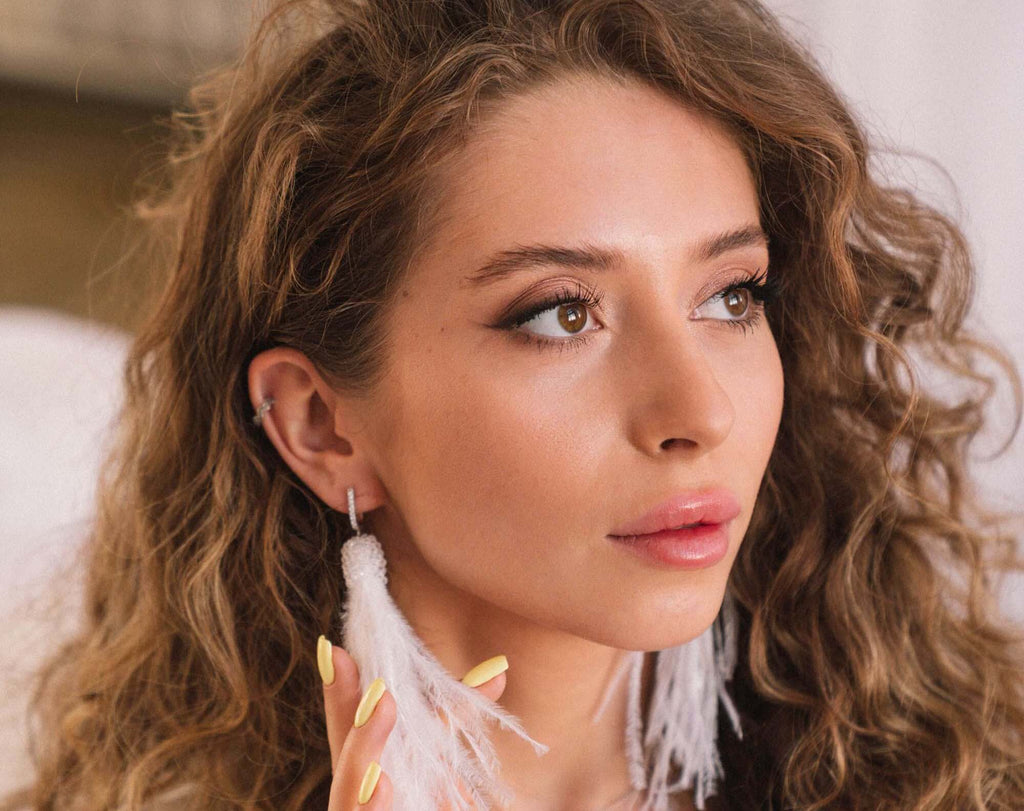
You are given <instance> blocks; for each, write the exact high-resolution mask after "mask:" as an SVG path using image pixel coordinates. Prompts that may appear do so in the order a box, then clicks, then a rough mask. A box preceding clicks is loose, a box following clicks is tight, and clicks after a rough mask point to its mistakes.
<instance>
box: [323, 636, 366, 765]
mask: <svg viewBox="0 0 1024 811" xmlns="http://www.w3.org/2000/svg"><path fill="white" fill-rule="evenodd" d="M317 666H318V668H319V669H320V678H321V679H322V680H323V683H324V714H325V716H326V721H327V742H328V744H329V746H330V747H331V768H332V769H333V768H334V764H335V763H337V762H338V757H339V756H340V755H341V747H342V744H344V742H345V736H346V735H348V730H349V727H351V726H352V719H353V718H355V714H356V707H357V706H358V704H359V698H360V690H359V667H358V665H356V663H355V660H354V659H353V658H352V657H351V656H349V655H348V652H347V651H345V649H344V648H342V647H340V646H338V645H332V644H331V643H330V642H329V641H328V640H327V638H326V637H324V636H321V637H320V639H318V640H317Z"/></svg>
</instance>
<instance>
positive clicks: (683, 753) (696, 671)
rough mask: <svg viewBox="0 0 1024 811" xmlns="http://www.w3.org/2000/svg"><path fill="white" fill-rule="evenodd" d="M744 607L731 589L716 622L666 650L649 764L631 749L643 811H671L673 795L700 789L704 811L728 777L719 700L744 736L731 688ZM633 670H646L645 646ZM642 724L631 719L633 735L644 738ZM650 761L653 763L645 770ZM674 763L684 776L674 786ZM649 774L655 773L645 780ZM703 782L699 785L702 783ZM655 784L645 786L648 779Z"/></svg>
mask: <svg viewBox="0 0 1024 811" xmlns="http://www.w3.org/2000/svg"><path fill="white" fill-rule="evenodd" d="M736 628H737V617H736V608H735V605H734V604H733V598H732V596H731V595H730V594H729V593H728V592H726V595H725V599H724V601H723V603H722V608H721V610H720V612H719V616H718V618H717V619H716V621H715V622H713V623H712V624H711V626H710V627H709V628H707V629H705V631H704V632H703V633H702V634H700V636H698V637H696V638H694V639H691V640H690V641H689V642H686V643H684V644H682V645H679V646H677V647H674V648H668V649H666V650H663V651H659V652H658V655H657V661H656V665H655V672H654V684H653V687H652V695H651V705H650V709H649V714H648V718H647V729H646V732H645V734H644V736H643V740H644V747H645V751H646V753H647V754H646V758H647V760H646V764H640V763H639V762H638V760H639V758H638V756H637V755H636V754H635V753H636V752H637V751H639V750H640V747H639V746H637V745H636V744H635V743H634V745H633V746H631V747H629V749H628V750H627V751H629V752H630V759H631V761H633V762H632V763H631V772H630V773H631V775H633V776H634V782H633V785H634V788H645V787H646V788H647V795H646V799H645V802H644V805H643V806H642V808H641V811H667V809H668V808H669V805H668V802H669V795H670V794H671V793H674V792H677V791H683V790H689V789H694V802H695V803H696V805H697V808H699V809H703V808H704V801H705V799H706V798H707V796H708V795H709V794H713V793H714V789H715V781H716V780H717V779H718V778H719V777H721V776H722V762H721V759H720V758H719V756H718V748H717V746H716V743H715V739H716V737H717V733H718V703H719V701H721V703H722V705H723V706H724V707H725V709H726V712H728V713H729V719H730V721H731V722H732V726H733V729H734V730H735V731H736V735H737V736H738V737H740V738H742V737H743V734H742V732H741V730H740V719H739V713H738V712H737V711H736V707H735V705H734V704H733V702H732V699H731V698H730V697H729V694H728V693H727V692H726V690H725V681H726V680H728V679H731V678H732V674H733V670H734V669H735V667H736V634H737V631H736ZM631 657H632V661H631V665H632V668H633V671H634V672H636V671H637V670H638V668H640V667H642V663H643V651H637V652H635V653H632V654H631ZM630 693H631V695H630V717H631V718H636V717H638V716H639V712H640V686H639V679H636V680H635V682H633V681H631V683H630ZM636 726H637V725H636V722H634V723H633V724H627V727H630V731H629V733H628V734H630V735H632V736H636V735H638V733H637V732H636ZM645 766H646V768H645ZM673 767H678V768H679V769H680V770H681V774H680V776H679V778H678V779H677V780H676V781H675V782H673V783H669V774H670V772H671V770H672V768H673ZM646 773H649V778H647V779H646V780H642V779H640V778H642V777H644V776H645V774H646ZM695 781H696V786H694V782H695ZM644 782H647V785H646V786H644V785H643V783H644Z"/></svg>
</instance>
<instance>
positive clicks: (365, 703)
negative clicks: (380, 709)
mask: <svg viewBox="0 0 1024 811" xmlns="http://www.w3.org/2000/svg"><path fill="white" fill-rule="evenodd" d="M385 689H386V688H385V686H384V679H381V678H376V679H374V680H373V681H372V682H371V683H370V686H369V687H367V688H366V692H365V693H363V697H362V698H361V699H359V706H358V707H356V721H355V726H357V727H361V726H362V725H363V724H365V723H366V722H367V721H369V720H370V716H371V715H373V711H374V710H375V709H376V708H377V702H378V701H380V697H381V696H382V695H384V690H385Z"/></svg>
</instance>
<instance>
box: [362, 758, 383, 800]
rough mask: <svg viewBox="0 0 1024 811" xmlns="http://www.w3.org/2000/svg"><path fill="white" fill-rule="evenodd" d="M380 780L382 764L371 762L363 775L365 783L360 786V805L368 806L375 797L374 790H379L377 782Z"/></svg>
mask: <svg viewBox="0 0 1024 811" xmlns="http://www.w3.org/2000/svg"><path fill="white" fill-rule="evenodd" d="M379 779H380V764H379V763H378V762H377V761H376V760H371V761H370V765H369V766H367V767H366V772H365V773H364V774H363V782H362V783H360V784H359V804H360V805H366V803H368V802H370V798H371V797H372V796H373V790H374V789H375V788H377V781H378V780H379Z"/></svg>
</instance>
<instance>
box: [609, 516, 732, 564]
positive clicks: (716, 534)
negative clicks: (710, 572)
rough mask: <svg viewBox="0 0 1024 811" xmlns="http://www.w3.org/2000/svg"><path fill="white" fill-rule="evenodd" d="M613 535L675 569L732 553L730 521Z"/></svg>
mask: <svg viewBox="0 0 1024 811" xmlns="http://www.w3.org/2000/svg"><path fill="white" fill-rule="evenodd" d="M610 537H611V539H612V541H613V542H614V543H615V544H616V545H618V546H620V547H623V548H625V549H628V550H629V551H630V552H632V553H633V554H635V555H638V556H639V557H640V558H642V559H644V560H646V561H649V562H652V563H656V564H661V565H666V566H670V567H672V568H674V569H704V568H706V567H708V566H712V565H714V564H715V563H718V561H720V560H721V559H722V558H724V557H725V556H726V555H727V554H729V526H728V524H727V523H723V524H701V525H700V526H697V527H693V528H692V529H667V530H664V531H663V532H655V533H652V534H649V535H631V536H627V537H624V538H620V537H616V536H614V535H613V536H610Z"/></svg>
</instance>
